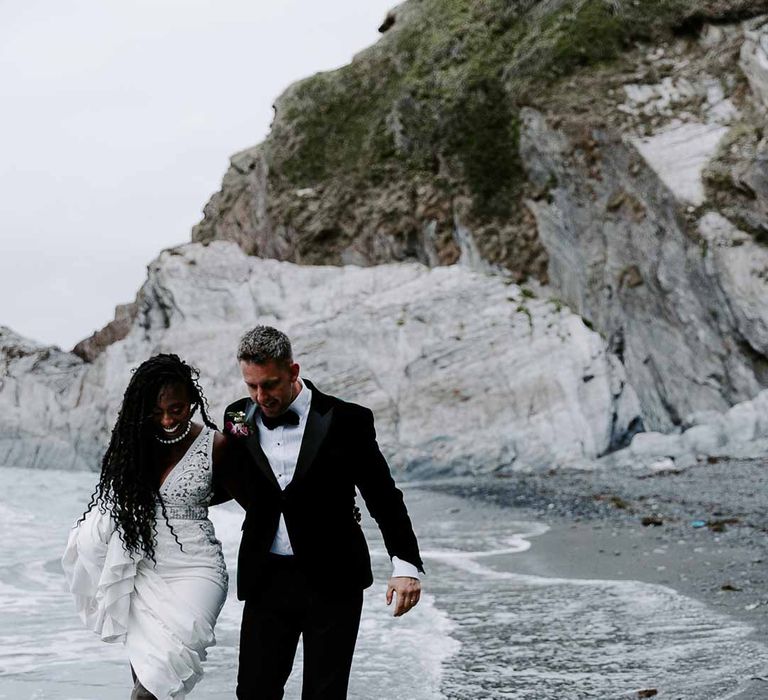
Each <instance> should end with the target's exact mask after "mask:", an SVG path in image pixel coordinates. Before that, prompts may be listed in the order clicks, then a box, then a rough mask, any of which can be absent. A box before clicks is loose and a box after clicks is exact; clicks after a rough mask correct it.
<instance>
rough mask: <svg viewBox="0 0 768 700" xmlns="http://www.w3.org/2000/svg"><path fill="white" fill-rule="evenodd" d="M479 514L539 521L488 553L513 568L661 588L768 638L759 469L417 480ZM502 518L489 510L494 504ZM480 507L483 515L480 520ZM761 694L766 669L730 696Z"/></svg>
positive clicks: (763, 472) (720, 465) (767, 521)
mask: <svg viewBox="0 0 768 700" xmlns="http://www.w3.org/2000/svg"><path fill="white" fill-rule="evenodd" d="M419 486H420V488H427V489H429V490H430V491H432V492H433V493H436V492H439V493H442V494H452V495H456V496H460V497H461V498H462V499H464V500H462V501H461V502H460V503H459V505H455V506H453V507H454V508H457V507H458V508H463V509H464V510H465V516H466V518H467V522H468V524H469V523H471V522H472V521H473V520H475V519H476V518H480V517H507V518H509V519H510V520H533V521H538V522H545V523H546V524H547V525H549V527H550V530H549V531H548V532H546V533H544V534H543V535H540V536H538V537H536V538H534V539H533V540H532V546H531V548H530V549H529V550H527V551H525V552H521V553H517V554H514V555H513V556H504V557H498V558H495V559H490V560H489V562H488V563H489V564H491V565H492V566H494V567H498V568H500V569H501V570H507V571H512V572H514V573H518V574H532V575H537V576H545V577H555V578H559V577H562V578H571V579H573V578H575V579H601V580H635V581H642V582H645V583H651V584H660V585H664V586H669V587H670V588H672V589H674V590H676V591H678V592H679V593H681V594H683V595H685V596H688V597H691V598H693V599H696V600H699V601H701V602H703V603H705V604H706V605H707V606H709V607H710V608H711V609H712V610H713V611H717V612H719V613H721V614H725V615H727V616H729V617H731V618H733V619H736V620H740V621H742V622H744V623H746V624H747V625H749V626H750V627H751V628H752V629H753V630H754V632H753V634H752V636H751V638H752V639H754V640H755V641H758V642H761V643H768V585H767V583H768V547H767V546H766V533H767V532H768V490H767V489H766V487H768V464H767V463H766V461H765V460H716V461H715V460H712V461H706V460H705V461H702V463H701V464H699V465H697V466H695V467H691V468H690V469H688V470H686V471H684V472H677V471H674V470H672V471H668V472H658V473H650V474H649V473H647V472H642V473H641V472H632V471H629V472H627V471H624V472H610V473H605V472H576V471H552V472H549V473H547V474H541V473H538V474H511V475H506V476H505V477H503V478H485V479H480V480H478V479H472V480H464V479H457V480H446V481H441V482H434V483H431V484H423V483H422V484H420V485H419ZM497 509H501V512H502V513H504V515H503V516H500V515H499V511H497ZM484 513H485V516H484V515H483V514H484ZM728 697H733V698H738V699H739V700H757V699H758V698H761V699H764V698H767V697H768V668H765V673H762V672H761V673H759V674H755V675H754V676H753V677H752V678H751V679H750V680H749V682H748V683H747V684H746V688H744V689H742V690H741V691H740V692H739V693H737V694H735V695H729V696H728Z"/></svg>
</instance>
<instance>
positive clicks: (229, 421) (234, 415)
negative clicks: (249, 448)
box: [224, 411, 251, 437]
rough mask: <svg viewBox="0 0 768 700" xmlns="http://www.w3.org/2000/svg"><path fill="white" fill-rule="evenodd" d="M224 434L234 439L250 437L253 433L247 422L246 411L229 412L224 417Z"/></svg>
mask: <svg viewBox="0 0 768 700" xmlns="http://www.w3.org/2000/svg"><path fill="white" fill-rule="evenodd" d="M224 432H225V433H227V434H228V435H232V436H233V437H248V436H249V435H250V434H251V431H250V428H249V426H248V423H246V422H245V411H227V414H226V415H225V416H224Z"/></svg>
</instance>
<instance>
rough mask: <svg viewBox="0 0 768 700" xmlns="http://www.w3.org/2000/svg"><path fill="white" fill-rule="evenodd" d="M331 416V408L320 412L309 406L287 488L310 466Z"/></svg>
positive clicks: (329, 423) (328, 425)
mask: <svg viewBox="0 0 768 700" xmlns="http://www.w3.org/2000/svg"><path fill="white" fill-rule="evenodd" d="M332 416H333V409H332V408H330V409H328V410H327V411H326V412H325V413H320V411H318V410H317V409H316V408H310V410H309V415H308V416H307V425H306V427H305V428H304V437H303V439H302V441H301V448H300V449H299V457H298V459H297V460H296V471H295V472H294V473H293V479H291V483H290V484H289V485H288V488H290V487H291V486H293V485H294V484H295V483H296V482H297V481H299V480H300V479H301V478H302V477H303V476H304V475H305V474H306V473H307V470H308V469H309V468H310V467H311V466H312V462H314V460H315V456H316V455H317V451H318V450H319V449H320V445H322V443H323V440H324V439H325V436H326V434H327V433H328V428H329V427H330V425H331V417H332Z"/></svg>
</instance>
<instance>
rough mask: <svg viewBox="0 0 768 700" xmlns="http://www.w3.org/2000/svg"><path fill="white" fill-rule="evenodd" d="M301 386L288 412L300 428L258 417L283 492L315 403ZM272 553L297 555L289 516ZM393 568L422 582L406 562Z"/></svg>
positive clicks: (261, 439)
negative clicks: (271, 426) (273, 425)
mask: <svg viewBox="0 0 768 700" xmlns="http://www.w3.org/2000/svg"><path fill="white" fill-rule="evenodd" d="M299 384H300V386H301V388H300V389H299V393H298V394H297V395H296V397H295V398H294V399H293V401H292V402H291V405H290V406H289V407H288V409H287V410H290V411H293V412H294V413H296V415H298V417H299V424H298V425H278V426H277V427H276V428H274V429H272V430H269V428H267V427H266V426H265V425H264V422H263V421H262V419H261V412H260V411H257V412H256V416H255V418H256V425H257V426H258V428H259V444H260V445H261V449H262V450H263V451H264V454H265V455H266V457H267V461H268V462H269V466H270V467H272V472H273V473H274V475H275V479H277V483H278V485H279V486H280V488H281V489H282V490H285V488H286V487H287V486H288V484H290V483H291V481H292V479H293V474H294V472H295V471H296V462H297V460H298V458H299V450H300V449H301V441H302V439H303V437H304V429H305V428H306V427H307V418H308V417H309V407H310V404H311V403H312V390H311V389H310V388H309V387H308V386H306V385H305V384H304V383H303V382H302V381H301V380H299ZM350 517H351V514H350ZM269 551H270V552H273V553H274V554H282V555H291V554H293V547H292V546H291V538H290V537H289V536H288V528H287V526H286V524H285V516H284V515H283V514H282V513H280V522H279V523H278V525H277V532H276V533H275V539H274V540H273V541H272V547H271V548H270V550H269ZM392 567H393V570H392V576H410V577H412V578H416V579H417V578H419V570H418V569H417V568H416V567H415V566H414V565H413V564H411V563H410V562H407V561H403V560H402V559H400V558H399V557H392Z"/></svg>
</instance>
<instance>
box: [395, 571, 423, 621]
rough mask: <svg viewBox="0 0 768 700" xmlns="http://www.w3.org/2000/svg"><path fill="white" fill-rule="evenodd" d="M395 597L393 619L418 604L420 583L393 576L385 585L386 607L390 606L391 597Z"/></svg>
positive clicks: (407, 577) (406, 577)
mask: <svg viewBox="0 0 768 700" xmlns="http://www.w3.org/2000/svg"><path fill="white" fill-rule="evenodd" d="M393 594H394V595H396V597H397V600H396V601H395V612H394V613H393V614H394V616H395V617H400V615H405V613H407V612H408V611H409V610H410V609H411V608H412V607H414V606H415V605H416V603H418V602H419V598H420V597H421V582H420V581H419V579H417V578H411V577H410V576H393V577H392V578H391V579H389V584H388V585H387V605H391V604H392V596H393Z"/></svg>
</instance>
